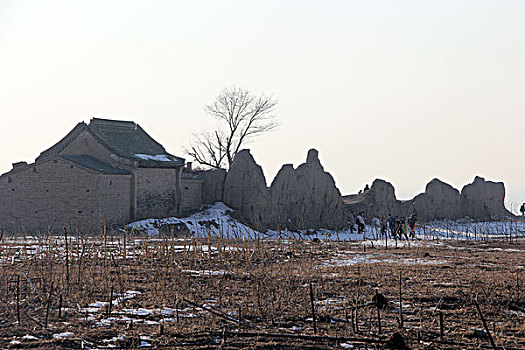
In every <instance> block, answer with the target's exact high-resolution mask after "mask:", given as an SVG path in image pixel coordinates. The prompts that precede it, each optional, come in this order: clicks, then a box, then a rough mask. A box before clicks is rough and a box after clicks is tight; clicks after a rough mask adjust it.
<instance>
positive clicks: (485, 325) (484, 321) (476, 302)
mask: <svg viewBox="0 0 525 350" xmlns="http://www.w3.org/2000/svg"><path fill="white" fill-rule="evenodd" d="M474 304H475V305H476V309H477V310H478V314H479V318H480V319H481V323H483V327H484V328H485V332H487V336H488V337H489V340H490V344H491V345H492V348H493V349H494V350H496V349H497V348H496V343H494V339H493V338H492V334H491V333H490V330H489V327H488V326H487V320H486V319H485V316H483V312H481V308H480V307H479V303H478V296H477V295H476V297H475V298H474Z"/></svg>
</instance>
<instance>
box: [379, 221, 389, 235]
mask: <svg viewBox="0 0 525 350" xmlns="http://www.w3.org/2000/svg"><path fill="white" fill-rule="evenodd" d="M379 227H380V229H381V237H386V228H387V223H386V218H385V217H384V216H381V219H379Z"/></svg>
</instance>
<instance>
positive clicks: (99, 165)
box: [60, 154, 131, 175]
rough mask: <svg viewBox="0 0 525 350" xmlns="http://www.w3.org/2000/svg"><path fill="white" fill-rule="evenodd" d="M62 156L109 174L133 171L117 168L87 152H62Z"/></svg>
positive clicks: (125, 173)
mask: <svg viewBox="0 0 525 350" xmlns="http://www.w3.org/2000/svg"><path fill="white" fill-rule="evenodd" d="M60 157H62V158H64V159H66V160H69V161H70V162H73V163H75V164H78V165H80V166H83V167H85V168H88V169H91V170H95V171H98V172H101V173H104V174H107V175H129V174H131V172H129V171H127V170H124V169H121V168H117V167H116V166H113V165H111V164H108V163H105V162H103V161H101V160H98V159H97V158H95V157H92V156H90V155H87V154H62V155H61V156H60Z"/></svg>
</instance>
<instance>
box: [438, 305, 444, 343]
mask: <svg viewBox="0 0 525 350" xmlns="http://www.w3.org/2000/svg"><path fill="white" fill-rule="evenodd" d="M444 334H445V332H444V327H443V311H441V310H439V339H440V340H443V339H444V337H445V336H444Z"/></svg>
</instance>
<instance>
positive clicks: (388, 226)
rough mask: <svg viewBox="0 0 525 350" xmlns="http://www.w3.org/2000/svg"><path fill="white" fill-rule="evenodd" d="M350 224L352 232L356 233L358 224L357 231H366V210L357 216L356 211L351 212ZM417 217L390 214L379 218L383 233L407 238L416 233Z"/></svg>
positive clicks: (395, 237)
mask: <svg viewBox="0 0 525 350" xmlns="http://www.w3.org/2000/svg"><path fill="white" fill-rule="evenodd" d="M348 225H349V226H350V233H354V228H355V227H356V226H357V233H364V232H365V219H364V212H360V213H359V214H358V215H357V216H356V215H355V214H354V212H350V214H349V216H348ZM416 226H417V217H416V214H412V215H410V216H408V217H397V216H392V214H389V215H388V217H384V216H382V217H381V218H380V220H379V227H380V231H381V235H382V236H383V237H387V235H390V237H391V238H393V239H400V240H401V239H403V237H405V238H406V239H407V240H408V239H409V235H410V238H414V237H415V234H416Z"/></svg>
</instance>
